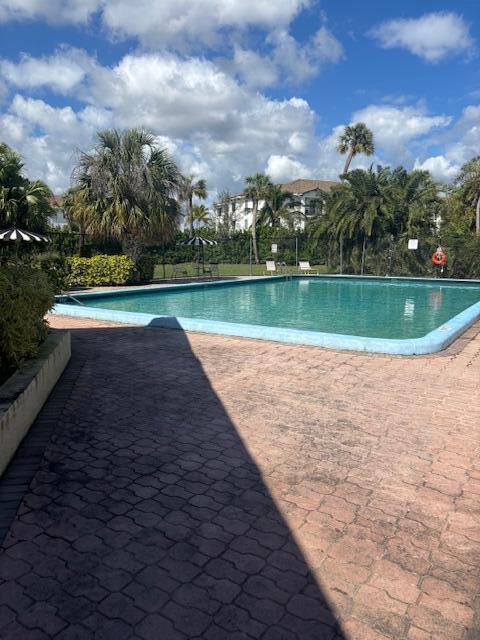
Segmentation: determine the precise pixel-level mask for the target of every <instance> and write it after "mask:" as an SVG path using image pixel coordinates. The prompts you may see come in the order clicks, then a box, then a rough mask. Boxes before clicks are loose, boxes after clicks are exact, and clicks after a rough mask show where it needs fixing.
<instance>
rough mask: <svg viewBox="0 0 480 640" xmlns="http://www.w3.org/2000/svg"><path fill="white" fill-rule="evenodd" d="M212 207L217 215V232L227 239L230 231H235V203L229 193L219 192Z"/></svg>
mask: <svg viewBox="0 0 480 640" xmlns="http://www.w3.org/2000/svg"><path fill="white" fill-rule="evenodd" d="M214 207H215V211H216V213H217V228H218V232H219V233H220V234H221V235H223V236H227V237H229V236H230V235H231V233H232V231H234V230H235V223H236V216H235V209H234V207H235V201H234V200H233V199H232V195H231V193H230V191H228V190H225V191H221V192H220V193H219V194H218V199H217V201H216V203H215V205H214Z"/></svg>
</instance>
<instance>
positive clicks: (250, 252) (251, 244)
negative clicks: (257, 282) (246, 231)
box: [250, 236, 253, 275]
mask: <svg viewBox="0 0 480 640" xmlns="http://www.w3.org/2000/svg"><path fill="white" fill-rule="evenodd" d="M252 250H253V249H252V236H250V275H253V274H252Z"/></svg>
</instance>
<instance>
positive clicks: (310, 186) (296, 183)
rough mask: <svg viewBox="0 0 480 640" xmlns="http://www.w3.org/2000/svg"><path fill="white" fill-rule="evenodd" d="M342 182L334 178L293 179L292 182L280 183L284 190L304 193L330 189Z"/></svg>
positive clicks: (299, 193)
mask: <svg viewBox="0 0 480 640" xmlns="http://www.w3.org/2000/svg"><path fill="white" fill-rule="evenodd" d="M339 184H340V183H339V182H335V181H333V180H304V179H302V178H300V179H299V180H292V181H291V182H284V183H283V184H281V185H280V188H281V190H282V191H290V192H291V193H295V194H298V195H303V194H304V193H307V192H308V191H314V190H315V189H319V190H320V191H330V190H331V189H333V187H336V186H338V185H339Z"/></svg>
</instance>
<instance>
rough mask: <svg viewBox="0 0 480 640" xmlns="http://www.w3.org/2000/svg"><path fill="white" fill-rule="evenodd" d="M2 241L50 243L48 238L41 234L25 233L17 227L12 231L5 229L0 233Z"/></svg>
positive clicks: (12, 228)
mask: <svg viewBox="0 0 480 640" xmlns="http://www.w3.org/2000/svg"><path fill="white" fill-rule="evenodd" d="M0 240H5V241H8V240H24V241H25V242H50V240H49V239H48V238H47V236H43V235H42V234H41V233H33V232H32V231H24V230H23V229H17V227H11V228H10V229H4V230H3V231H0Z"/></svg>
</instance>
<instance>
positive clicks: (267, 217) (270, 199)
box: [258, 184, 305, 232]
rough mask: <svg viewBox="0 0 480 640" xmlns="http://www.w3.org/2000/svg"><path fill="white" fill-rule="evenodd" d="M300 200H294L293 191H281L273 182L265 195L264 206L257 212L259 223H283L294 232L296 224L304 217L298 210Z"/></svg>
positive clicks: (279, 224)
mask: <svg viewBox="0 0 480 640" xmlns="http://www.w3.org/2000/svg"><path fill="white" fill-rule="evenodd" d="M299 206H300V202H298V201H297V200H295V196H294V195H293V193H290V192H289V191H283V190H282V188H281V187H280V186H279V185H277V184H273V185H272V186H271V187H270V188H269V189H268V192H267V194H266V197H265V206H264V207H263V208H262V210H261V211H260V212H259V216H258V222H259V224H270V225H271V226H272V227H279V226H281V225H282V224H283V225H285V226H286V227H287V228H288V230H289V231H291V232H294V231H295V226H296V224H297V223H298V222H299V221H300V220H302V219H304V218H305V216H304V214H303V213H302V212H301V211H300V210H299V208H298V207H299Z"/></svg>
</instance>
